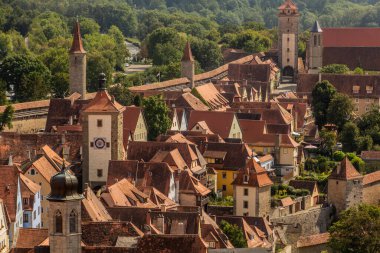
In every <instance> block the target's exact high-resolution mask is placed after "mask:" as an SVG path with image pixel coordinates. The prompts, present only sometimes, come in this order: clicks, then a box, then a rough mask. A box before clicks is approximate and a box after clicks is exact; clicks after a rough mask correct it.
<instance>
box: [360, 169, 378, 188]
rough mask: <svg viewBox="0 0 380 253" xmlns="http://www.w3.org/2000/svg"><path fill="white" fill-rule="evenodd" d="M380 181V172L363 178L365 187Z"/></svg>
mask: <svg viewBox="0 0 380 253" xmlns="http://www.w3.org/2000/svg"><path fill="white" fill-rule="evenodd" d="M379 181H380V170H378V171H375V172H372V173H370V174H367V175H365V176H364V178H363V185H367V184H372V183H375V182H379Z"/></svg>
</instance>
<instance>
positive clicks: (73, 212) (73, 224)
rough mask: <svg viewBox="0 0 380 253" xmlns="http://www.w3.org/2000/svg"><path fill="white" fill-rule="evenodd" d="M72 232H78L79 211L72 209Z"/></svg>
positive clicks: (70, 222)
mask: <svg viewBox="0 0 380 253" xmlns="http://www.w3.org/2000/svg"><path fill="white" fill-rule="evenodd" d="M69 225H70V233H77V232H78V231H77V213H76V212H75V210H72V211H71V213H70V217H69Z"/></svg>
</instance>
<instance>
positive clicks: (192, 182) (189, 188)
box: [179, 170, 211, 196]
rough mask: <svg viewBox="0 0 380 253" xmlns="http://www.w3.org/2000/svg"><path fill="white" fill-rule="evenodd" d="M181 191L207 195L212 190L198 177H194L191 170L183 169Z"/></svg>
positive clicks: (180, 183)
mask: <svg viewBox="0 0 380 253" xmlns="http://www.w3.org/2000/svg"><path fill="white" fill-rule="evenodd" d="M179 191H180V192H187V193H193V194H195V195H201V196H206V195H208V194H209V193H210V192H211V191H210V189H208V188H207V187H206V186H204V185H203V184H202V183H201V182H200V181H199V180H198V179H196V178H195V177H193V176H192V175H191V172H189V170H185V171H183V172H182V173H181V175H180V179H179Z"/></svg>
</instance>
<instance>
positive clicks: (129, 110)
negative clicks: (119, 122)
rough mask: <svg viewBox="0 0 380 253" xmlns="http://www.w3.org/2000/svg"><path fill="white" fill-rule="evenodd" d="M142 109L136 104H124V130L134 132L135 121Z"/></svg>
mask: <svg viewBox="0 0 380 253" xmlns="http://www.w3.org/2000/svg"><path fill="white" fill-rule="evenodd" d="M141 113H142V110H141V108H140V107H136V106H126V107H125V110H124V112H123V129H124V132H125V131H131V132H132V133H134V132H135V130H136V126H137V122H138V120H139V117H140V114H141Z"/></svg>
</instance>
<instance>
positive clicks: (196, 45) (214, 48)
mask: <svg viewBox="0 0 380 253" xmlns="http://www.w3.org/2000/svg"><path fill="white" fill-rule="evenodd" d="M191 51H192V53H193V55H194V58H195V59H196V61H197V62H199V64H200V66H201V68H202V69H204V70H212V69H215V68H217V67H219V66H220V65H221V63H222V62H223V55H222V52H221V50H220V47H219V45H218V44H217V43H216V42H213V41H210V40H204V39H198V38H192V39H191Z"/></svg>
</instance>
